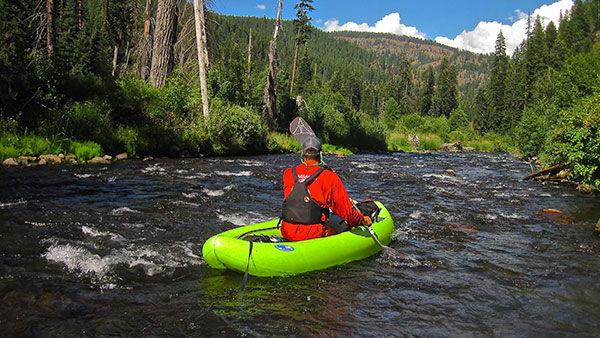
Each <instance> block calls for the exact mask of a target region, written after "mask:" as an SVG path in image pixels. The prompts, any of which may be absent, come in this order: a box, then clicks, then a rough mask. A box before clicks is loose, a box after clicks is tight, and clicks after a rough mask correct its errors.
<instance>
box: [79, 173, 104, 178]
mask: <svg viewBox="0 0 600 338" xmlns="http://www.w3.org/2000/svg"><path fill="white" fill-rule="evenodd" d="M73 175H74V176H75V177H77V178H90V177H98V176H99V175H95V174H73Z"/></svg>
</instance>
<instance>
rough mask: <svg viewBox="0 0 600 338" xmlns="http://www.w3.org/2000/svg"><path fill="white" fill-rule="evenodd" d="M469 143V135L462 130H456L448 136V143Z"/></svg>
mask: <svg viewBox="0 0 600 338" xmlns="http://www.w3.org/2000/svg"><path fill="white" fill-rule="evenodd" d="M466 141H468V137H467V135H466V134H465V133H464V132H462V131H461V130H455V131H453V132H451V133H450V134H448V142H461V143H465V142H466Z"/></svg>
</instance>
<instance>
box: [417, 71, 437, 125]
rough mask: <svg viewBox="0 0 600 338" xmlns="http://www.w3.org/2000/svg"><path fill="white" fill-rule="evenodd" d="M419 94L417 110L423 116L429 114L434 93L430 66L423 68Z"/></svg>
mask: <svg viewBox="0 0 600 338" xmlns="http://www.w3.org/2000/svg"><path fill="white" fill-rule="evenodd" d="M420 94H421V95H420V99H421V100H420V104H419V112H420V113H421V115H423V116H426V115H429V114H431V106H432V103H433V95H434V94H435V74H434V73H433V67H431V66H428V67H427V70H425V73H424V79H423V82H422V86H421V93H420Z"/></svg>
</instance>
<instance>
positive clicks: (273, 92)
mask: <svg viewBox="0 0 600 338" xmlns="http://www.w3.org/2000/svg"><path fill="white" fill-rule="evenodd" d="M282 5H283V0H279V8H278V9H277V19H276V20H275V29H274V31H273V39H272V40H271V42H270V43H269V71H268V73H267V84H266V85H265V94H264V103H265V114H266V115H267V117H268V118H269V119H270V120H271V121H272V122H273V125H276V124H277V113H276V110H277V83H276V81H275V80H276V75H277V65H276V58H275V56H276V51H277V35H278V34H279V27H280V26H281V7H282Z"/></svg>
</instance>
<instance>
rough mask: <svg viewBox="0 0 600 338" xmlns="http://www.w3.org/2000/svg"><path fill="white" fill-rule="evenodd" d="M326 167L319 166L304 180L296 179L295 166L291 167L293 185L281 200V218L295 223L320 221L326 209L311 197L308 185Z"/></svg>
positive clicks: (315, 222) (316, 222)
mask: <svg viewBox="0 0 600 338" xmlns="http://www.w3.org/2000/svg"><path fill="white" fill-rule="evenodd" d="M325 169H326V168H325V167H323V166H322V167H320V168H319V170H317V171H316V172H315V173H314V174H312V175H310V177H308V178H307V179H306V180H304V182H300V181H298V175H296V167H292V177H293V178H294V186H293V187H292V191H291V192H290V194H289V195H288V196H287V197H286V198H285V199H284V200H283V208H282V212H281V219H282V220H284V221H286V222H289V223H296V224H318V223H322V220H321V215H322V214H323V213H325V214H326V211H327V209H326V208H322V207H321V205H320V204H319V203H317V201H315V200H314V199H312V197H311V196H310V193H309V192H308V185H309V184H310V183H311V182H312V181H314V180H315V179H316V178H317V176H319V175H320V174H321V173H322V172H323V171H324V170H325Z"/></svg>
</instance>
